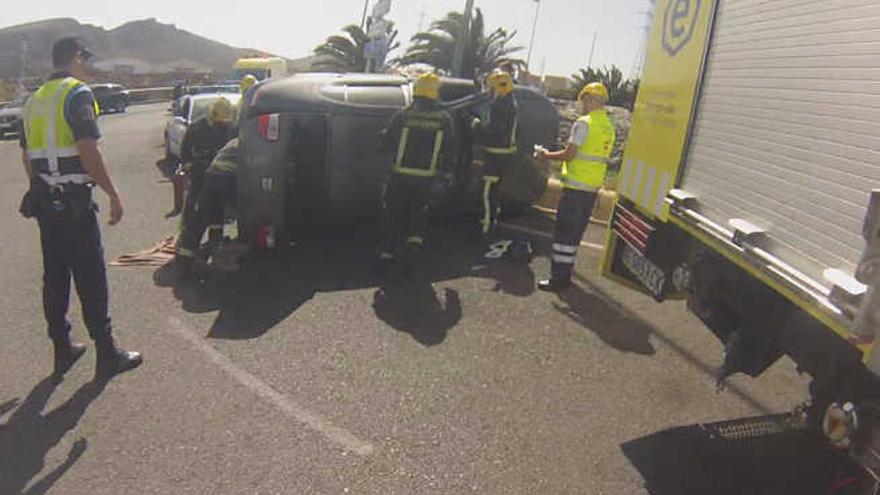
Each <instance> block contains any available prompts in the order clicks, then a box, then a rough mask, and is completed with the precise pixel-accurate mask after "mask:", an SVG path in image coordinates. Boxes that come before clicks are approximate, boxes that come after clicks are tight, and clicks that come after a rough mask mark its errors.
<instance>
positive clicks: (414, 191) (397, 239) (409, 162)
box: [379, 74, 454, 261]
mask: <svg viewBox="0 0 880 495" xmlns="http://www.w3.org/2000/svg"><path fill="white" fill-rule="evenodd" d="M440 84H441V83H440V79H439V78H438V77H437V75H436V74H426V75H423V76H421V77H419V78H418V80H416V82H415V83H414V84H413V96H414V101H413V103H412V104H411V105H410V106H408V107H406V108H404V109H402V110H400V111H398V113H397V114H395V115H394V117H393V118H392V119H391V122H390V123H389V124H388V127H387V128H386V129H385V130H384V131H383V134H382V137H381V142H380V150H382V151H388V152H392V151H393V152H394V153H395V154H394V164H393V166H392V170H391V177H390V178H389V179H388V183H387V184H386V185H385V193H384V195H383V199H382V235H383V239H382V245H381V247H380V249H379V258H380V260H383V261H391V260H394V259H395V258H396V257H397V256H398V255H400V254H403V252H406V253H409V254H416V253H418V252H421V251H422V248H423V247H424V243H425V234H426V231H427V228H428V217H429V200H430V195H431V194H430V193H431V186H432V184H433V183H434V180H435V179H436V178H437V177H438V175H439V170H438V168H443V170H448V169H450V168H451V167H450V166H449V164H450V161H451V159H452V155H453V154H454V153H451V152H449V149H450V146H451V143H452V137H453V132H454V128H453V121H452V117H450V115H449V113H448V112H446V111H445V110H444V109H443V108H442V107H441V106H440V103H439V98H440Z"/></svg>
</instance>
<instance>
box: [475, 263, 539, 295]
mask: <svg viewBox="0 0 880 495" xmlns="http://www.w3.org/2000/svg"><path fill="white" fill-rule="evenodd" d="M486 263H487V264H486V265H484V266H482V267H481V268H478V269H476V270H474V271H473V275H474V276H477V277H481V278H487V279H491V280H493V281H495V286H494V287H493V288H492V291H494V292H500V293H502V294H508V295H511V296H516V297H528V296H530V295H532V294H534V293H535V272H533V271H532V268H531V266H529V264H528V263H526V262H517V261H510V260H492V261H487V262H486Z"/></svg>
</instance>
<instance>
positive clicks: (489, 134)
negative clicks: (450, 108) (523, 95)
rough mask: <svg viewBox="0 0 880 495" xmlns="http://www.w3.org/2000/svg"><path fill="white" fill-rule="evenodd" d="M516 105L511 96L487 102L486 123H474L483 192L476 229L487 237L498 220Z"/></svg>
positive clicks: (513, 144) (513, 142)
mask: <svg viewBox="0 0 880 495" xmlns="http://www.w3.org/2000/svg"><path fill="white" fill-rule="evenodd" d="M517 114H518V106H517V103H516V97H515V96H514V94H513V93H510V94H507V95H504V96H497V97H495V98H494V99H493V100H492V101H491V102H490V107H489V120H488V121H487V122H478V125H477V126H476V128H475V129H474V139H475V141H476V142H477V144H478V145H479V147H480V149H481V150H482V152H483V161H484V163H483V193H482V200H483V206H482V217H481V219H480V229H481V231H482V233H483V234H484V235H488V234H489V232H490V231H491V230H492V227H493V226H494V225H495V224H496V223H497V221H498V214H499V213H500V211H501V204H500V200H499V197H498V190H499V187H500V185H501V182H503V180H504V176H505V174H506V173H507V172H508V169H509V168H510V166H511V163H512V161H513V157H514V156H515V155H516V149H517V147H516V132H517V126H518V116H517Z"/></svg>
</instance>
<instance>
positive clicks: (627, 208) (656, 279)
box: [602, 199, 687, 302]
mask: <svg viewBox="0 0 880 495" xmlns="http://www.w3.org/2000/svg"><path fill="white" fill-rule="evenodd" d="M610 226H611V228H610V229H609V230H608V237H607V239H606V246H605V251H604V257H603V260H602V274H603V275H604V276H605V277H607V278H610V279H612V280H615V281H617V282H619V283H621V284H623V285H626V286H628V287H630V288H632V289H635V290H638V291H640V292H642V293H644V294H647V295H649V296H651V297H653V298H654V299H655V300H656V301H657V302H662V301H665V300H667V299H680V298H682V297H684V295H685V294H684V293H683V292H682V289H683V288H684V287H686V285H687V280H686V279H683V278H682V277H683V276H684V275H685V274H686V273H687V272H686V271H685V270H682V268H683V265H684V263H685V261H686V260H685V257H684V253H685V248H686V247H687V238H686V237H685V236H684V235H682V233H681V232H680V231H677V230H676V229H673V228H670V227H669V226H668V225H667V224H664V223H661V222H657V221H654V220H650V219H648V218H646V217H645V216H644V215H642V214H641V213H639V211H638V210H637V209H636V208H635V207H633V205H632V204H631V203H630V202H629V201H628V200H626V199H620V200H619V201H618V203H617V204H616V205H615V207H614V213H613V215H612V217H611V224H610Z"/></svg>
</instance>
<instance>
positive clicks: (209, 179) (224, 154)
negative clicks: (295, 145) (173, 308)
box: [175, 138, 239, 278]
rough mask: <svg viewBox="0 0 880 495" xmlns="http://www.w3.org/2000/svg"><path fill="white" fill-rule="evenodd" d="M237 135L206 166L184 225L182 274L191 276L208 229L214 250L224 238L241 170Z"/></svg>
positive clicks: (180, 249)
mask: <svg viewBox="0 0 880 495" xmlns="http://www.w3.org/2000/svg"><path fill="white" fill-rule="evenodd" d="M238 158H239V154H238V138H235V139H233V140H232V141H229V142H228V143H226V146H224V147H223V148H222V149H221V150H220V151H219V152H218V153H217V156H216V157H215V158H214V160H213V161H211V165H210V166H209V167H208V168H207V170H205V174H204V182H203V184H202V187H201V190H200V191H199V196H198V198H197V199H196V201H195V204H194V207H193V212H192V215H191V216H190V217H189V218H188V219H187V221H186V223H185V224H184V227H183V233H182V234H181V236H180V241H179V245H178V248H177V256H176V258H175V259H176V261H177V265H178V266H179V275H180V276H181V277H182V278H188V277H191V276H192V268H193V264H194V262H195V258H196V256H197V254H198V251H199V245H200V244H201V241H202V236H203V235H204V234H205V231H206V230H207V231H208V243H209V245H210V248H211V251H212V252H215V253H216V251H217V248H219V247H220V245H221V243H222V242H223V225H224V224H225V223H226V217H225V212H226V207H227V206H235V200H236V191H237V184H238V179H237V171H238Z"/></svg>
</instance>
